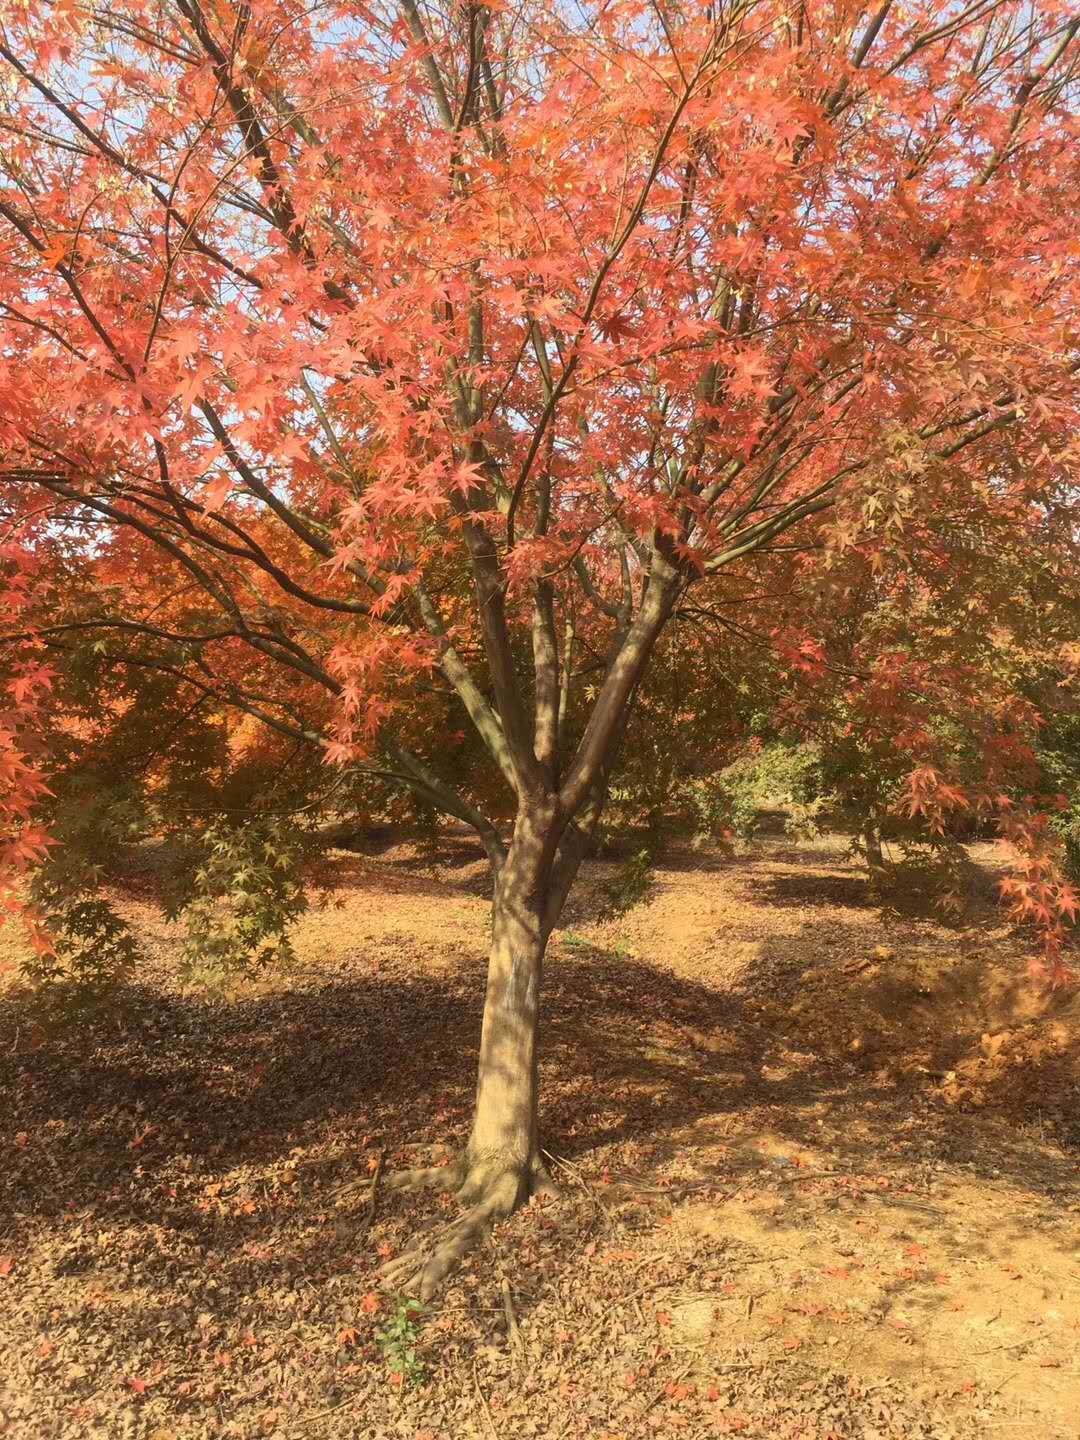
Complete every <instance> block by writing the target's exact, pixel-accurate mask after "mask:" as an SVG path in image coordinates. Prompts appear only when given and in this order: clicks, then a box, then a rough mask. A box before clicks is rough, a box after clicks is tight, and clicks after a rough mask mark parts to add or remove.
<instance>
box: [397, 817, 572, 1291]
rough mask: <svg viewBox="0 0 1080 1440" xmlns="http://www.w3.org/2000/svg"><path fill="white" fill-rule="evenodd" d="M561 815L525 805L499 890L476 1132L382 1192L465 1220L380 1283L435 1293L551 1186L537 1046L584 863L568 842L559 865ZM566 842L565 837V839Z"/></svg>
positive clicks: (412, 1253) (421, 1245) (414, 1251)
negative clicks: (456, 1207) (432, 1202)
mask: <svg viewBox="0 0 1080 1440" xmlns="http://www.w3.org/2000/svg"><path fill="white" fill-rule="evenodd" d="M565 832H566V821H565V818H564V817H563V816H562V815H561V814H560V812H559V810H558V807H557V804H556V802H555V801H554V800H553V799H552V800H550V801H542V802H538V801H535V800H533V801H532V802H531V803H529V804H527V805H523V806H522V808H521V809H520V810H519V812H518V816H517V821H516V823H515V825H514V838H513V842H512V843H511V846H510V853H509V854H508V855H507V857H506V860H505V862H504V864H503V865H502V868H501V870H500V872H499V877H498V880H497V881H496V885H495V900H494V905H493V915H492V927H491V955H490V959H489V962H488V979H487V997H486V1000H485V1002H484V1024H483V1030H482V1032H481V1035H480V1067H479V1074H478V1076H477V1087H476V1110H475V1112H474V1114H473V1126H472V1133H471V1134H470V1136H469V1142H468V1144H467V1145H466V1147H465V1150H464V1152H463V1153H462V1155H461V1156H460V1157H459V1159H458V1161H457V1163H456V1164H455V1165H452V1166H448V1167H447V1166H444V1167H442V1168H439V1167H435V1168H430V1167H429V1168H428V1169H424V1170H418V1171H408V1172H404V1173H402V1174H400V1175H399V1176H397V1177H396V1181H395V1177H393V1176H391V1177H390V1178H389V1179H388V1181H387V1182H386V1183H387V1186H388V1188H403V1187H406V1186H413V1185H435V1186H437V1187H438V1188H440V1189H445V1190H453V1191H456V1193H457V1198H458V1200H460V1201H461V1202H462V1203H463V1204H464V1205H465V1207H466V1208H465V1211H464V1214H463V1215H462V1216H461V1217H460V1219H458V1220H455V1221H454V1222H453V1223H452V1224H451V1225H450V1226H449V1227H448V1228H447V1229H446V1230H445V1231H444V1232H443V1233H442V1234H441V1235H440V1236H439V1237H438V1238H437V1239H436V1240H435V1241H434V1243H430V1242H429V1240H428V1239H427V1238H426V1237H421V1238H420V1239H419V1240H418V1241H417V1242H416V1244H414V1245H413V1246H411V1247H410V1248H409V1249H408V1250H407V1251H405V1252H404V1253H403V1254H401V1255H400V1256H397V1257H395V1258H393V1259H391V1260H390V1261H388V1263H387V1264H386V1265H384V1266H383V1267H382V1270H381V1275H382V1280H383V1285H384V1286H386V1287H388V1288H402V1289H404V1288H405V1287H407V1286H412V1287H414V1291H413V1292H412V1293H418V1294H419V1296H420V1298H421V1300H426V1299H428V1298H429V1296H431V1295H432V1294H434V1292H435V1290H436V1289H437V1288H438V1286H439V1285H440V1284H441V1282H442V1280H443V1279H444V1277H445V1276H446V1275H447V1274H449V1272H450V1271H451V1270H453V1269H454V1268H455V1267H456V1266H457V1265H458V1264H460V1262H461V1260H462V1258H463V1257H464V1256H465V1254H466V1253H467V1252H468V1251H469V1250H471V1249H472V1248H473V1246H474V1245H475V1244H476V1243H477V1242H478V1241H479V1239H480V1238H481V1236H482V1235H483V1234H484V1233H485V1232H486V1231H487V1229H488V1228H489V1227H490V1226H491V1225H492V1224H494V1223H495V1222H497V1221H499V1220H503V1219H505V1218H506V1217H507V1216H508V1215H511V1214H512V1213H513V1212H514V1211H515V1210H516V1209H517V1207H518V1206H519V1205H520V1204H522V1203H523V1201H525V1200H527V1199H528V1198H529V1196H530V1195H533V1194H535V1193H536V1192H537V1191H541V1190H549V1189H551V1188H552V1186H551V1180H550V1177H549V1176H548V1173H547V1169H546V1167H545V1165H544V1162H543V1159H542V1158H541V1153H540V1130H539V1124H538V1119H537V1106H538V1100H539V1085H538V1059H539V1055H538V1046H539V1029H540V981H541V971H542V967H543V958H544V947H545V946H546V944H547V938H548V935H549V934H550V933H551V929H552V927H553V925H554V923H555V920H556V919H557V918H558V912H559V911H560V910H561V908H562V902H563V900H564V899H565V897H566V893H567V891H568V890H569V886H570V883H571V881H572V879H573V874H574V873H576V870H577V865H578V864H579V863H580V853H579V852H580V850H581V847H580V845H578V844H575V843H571V844H570V847H569V851H568V853H567V854H566V855H564V857H563V859H564V861H565V862H566V863H565V864H562V865H561V866H560V867H557V866H556V864H555V860H556V855H557V854H558V852H559V845H560V841H561V840H562V839H563V837H564V834H565ZM568 838H569V837H568Z"/></svg>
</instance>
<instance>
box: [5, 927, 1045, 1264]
mask: <svg viewBox="0 0 1080 1440" xmlns="http://www.w3.org/2000/svg"><path fill="white" fill-rule="evenodd" d="M765 963H766V964H767V963H769V962H768V957H765ZM483 983H484V976H483V969H482V967H481V966H480V965H479V964H475V965H471V966H469V965H466V966H463V967H462V968H461V969H460V970H458V971H457V972H455V973H453V974H452V975H449V976H448V975H445V974H440V975H423V974H409V973H407V972H406V971H405V970H404V967H401V968H400V969H399V970H398V971H397V972H396V973H388V972H387V971H386V970H385V969H380V970H378V971H375V972H370V973H360V974H355V973H354V974H353V975H351V976H349V977H348V978H343V979H334V980H332V981H330V982H329V983H325V984H311V985H308V986H306V987H305V988H294V989H291V990H288V991H284V992H281V993H272V994H269V995H258V996H254V997H250V998H240V999H234V1000H230V1001H213V1000H209V999H206V998H201V997H197V996H191V995H178V994H176V993H168V992H165V991H163V990H161V989H155V988H153V987H151V986H148V985H145V986H136V987H130V988H129V989H127V990H126V991H124V992H121V993H120V994H118V995H117V997H116V1005H115V1007H114V1009H113V1010H112V1011H111V1012H110V1013H109V1014H108V1015H107V1016H104V1017H101V1018H99V1019H98V1020H97V1021H94V1022H92V1023H88V1024H87V1025H85V1026H84V1027H82V1028H80V1029H77V1030H74V1031H72V1032H70V1033H60V1034H57V1035H55V1036H53V1037H51V1038H47V1039H44V1040H42V1038H41V1034H40V1031H39V1030H38V1029H36V1028H35V1027H36V1020H35V1013H34V1009H33V1004H32V1001H31V1000H30V998H29V997H22V998H20V997H19V996H17V995H16V996H10V995H9V996H8V997H7V1000H6V1004H5V1007H4V1013H3V1016H2V1020H0V1092H2V1093H4V1094H5V1095H7V1096H8V1097H9V1103H8V1104H7V1105H6V1106H5V1107H4V1110H3V1112H2V1114H0V1147H2V1148H3V1151H4V1153H5V1155H7V1156H9V1157H12V1158H11V1161H10V1162H9V1163H7V1164H5V1167H4V1171H3V1173H2V1175H0V1201H2V1203H0V1212H2V1213H3V1214H4V1215H6V1216H7V1217H9V1218H8V1225H9V1229H10V1231H11V1236H12V1238H11V1240H10V1242H9V1243H11V1244H12V1245H15V1244H17V1243H18V1235H19V1233H20V1232H23V1231H26V1232H27V1233H29V1232H30V1231H32V1230H34V1229H36V1228H38V1227H40V1226H41V1225H42V1224H44V1225H52V1226H61V1227H62V1226H64V1225H65V1224H68V1223H69V1222H70V1220H71V1217H72V1216H79V1217H81V1218H80V1225H79V1234H83V1233H84V1232H85V1234H86V1235H89V1234H91V1233H92V1232H93V1231H95V1230H97V1229H100V1228H101V1227H110V1226H117V1225H120V1226H122V1227H126V1228H127V1229H132V1228H133V1227H134V1228H135V1229H136V1230H138V1229H140V1228H143V1229H147V1228H148V1229H150V1230H155V1229H158V1230H159V1229H161V1228H162V1227H164V1228H165V1229H167V1230H168V1231H170V1232H172V1233H174V1234H175V1235H178V1236H180V1237H182V1238H183V1240H184V1242H185V1244H187V1245H189V1246H193V1247H195V1248H196V1250H199V1251H200V1253H201V1249H208V1250H212V1251H213V1252H214V1253H215V1254H216V1255H217V1256H218V1257H219V1258H220V1257H223V1256H226V1257H227V1256H229V1255H232V1256H233V1257H234V1258H235V1259H236V1261H237V1263H239V1264H241V1266H242V1268H243V1270H244V1273H245V1276H246V1283H251V1284H258V1283H261V1282H260V1281H259V1277H260V1275H263V1276H264V1278H265V1274H266V1273H269V1272H270V1271H276V1270H278V1269H279V1268H280V1266H281V1264H283V1263H292V1262H291V1261H288V1260H287V1256H288V1255H290V1254H291V1255H295V1254H296V1253H299V1251H298V1249H297V1241H296V1239H295V1237H294V1239H293V1240H292V1241H290V1242H289V1244H287V1245H285V1246H284V1248H281V1246H279V1243H278V1242H279V1240H280V1236H281V1234H282V1227H283V1226H284V1228H285V1230H286V1231H288V1230H289V1229H290V1226H294V1224H295V1223H299V1221H300V1220H301V1219H303V1217H304V1216H305V1215H308V1216H309V1218H310V1215H313V1214H319V1215H321V1216H322V1217H323V1220H322V1221H321V1222H320V1227H321V1228H320V1229H319V1236H318V1245H317V1246H316V1245H314V1242H313V1241H312V1240H311V1238H310V1237H308V1239H307V1240H305V1241H304V1242H303V1244H302V1245H300V1247H299V1248H300V1250H303V1251H307V1250H308V1249H311V1250H313V1251H314V1250H317V1251H318V1258H317V1265H316V1269H317V1271H318V1273H319V1274H322V1275H324V1276H326V1275H332V1274H334V1273H339V1272H341V1271H343V1270H349V1269H350V1268H353V1267H354V1264H355V1253H354V1248H353V1247H354V1241H355V1227H353V1228H350V1227H349V1226H347V1225H346V1226H345V1227H344V1228H343V1227H342V1226H340V1225H336V1224H334V1223H329V1224H327V1223H326V1216H327V1214H328V1213H329V1212H330V1211H331V1210H332V1208H333V1191H334V1189H335V1187H337V1186H340V1185H341V1184H343V1183H344V1182H348V1181H354V1180H357V1179H359V1180H361V1181H363V1180H364V1179H365V1177H366V1175H367V1173H368V1172H367V1170H366V1168H365V1166H364V1162H365V1161H366V1159H368V1158H369V1157H371V1156H372V1155H374V1154H375V1153H376V1150H377V1149H378V1147H380V1146H382V1145H386V1146H387V1147H388V1149H389V1151H390V1163H391V1164H394V1163H398V1161H399V1160H400V1158H401V1156H402V1154H403V1151H404V1147H405V1145H406V1142H409V1141H413V1142H416V1143H418V1144H430V1145H434V1146H439V1145H440V1144H442V1145H446V1144H451V1145H452V1144H454V1143H460V1142H461V1140H462V1139H463V1138H464V1135H465V1134H466V1132H467V1125H468V1119H469V1109H470V1104H471V1096H472V1086H473V1080H474V1075H475V1063H476V1046H477V1039H478V1032H479V1020H480V1012H481V1002H482V995H483ZM546 997H547V998H546V1010H545V1019H544V1029H545V1042H544V1059H543V1084H544V1091H545V1107H544V1126H545V1138H546V1143H547V1145H548V1147H549V1148H550V1149H551V1150H553V1151H555V1152H556V1153H557V1154H561V1155H565V1156H567V1157H569V1158H571V1159H573V1160H574V1161H575V1163H579V1164H582V1165H586V1166H588V1164H589V1163H590V1161H591V1157H593V1156H595V1155H599V1154H600V1153H601V1152H606V1153H610V1152H612V1151H613V1149H617V1148H618V1147H619V1146H620V1145H621V1144H624V1143H626V1142H641V1141H647V1142H648V1144H649V1145H651V1146H652V1147H653V1151H654V1154H655V1155H656V1156H657V1157H664V1156H665V1155H667V1156H669V1157H670V1156H671V1155H673V1154H676V1153H678V1151H679V1149H680V1147H685V1144H686V1141H685V1136H686V1134H687V1131H688V1129H692V1127H693V1126H694V1125H695V1124H698V1123H701V1122H706V1121H713V1120H715V1119H716V1118H717V1117H723V1118H724V1119H725V1121H726V1122H731V1123H733V1124H736V1126H737V1124H738V1123H739V1122H740V1121H745V1120H746V1117H748V1116H750V1115H751V1114H752V1113H753V1114H756V1115H757V1116H758V1118H759V1121H760V1123H761V1124H762V1125H767V1126H768V1127H769V1128H770V1129H771V1130H773V1131H774V1132H775V1133H777V1134H779V1135H781V1136H787V1137H789V1138H790V1140H791V1143H792V1145H793V1146H796V1145H798V1144H801V1143H805V1142H806V1140H807V1138H808V1137H810V1138H812V1139H813V1141H814V1143H815V1145H816V1146H817V1147H818V1148H819V1149H820V1148H821V1147H822V1146H824V1147H825V1149H826V1150H829V1151H830V1153H831V1154H832V1155H833V1157H834V1159H835V1162H836V1164H838V1165H842V1166H844V1167H846V1168H851V1169H858V1168H859V1167H863V1168H865V1167H870V1168H872V1169H876V1168H879V1167H880V1163H881V1161H880V1158H879V1156H878V1154H877V1152H878V1151H879V1150H880V1148H881V1136H882V1135H892V1134H895V1133H898V1126H899V1125H900V1123H901V1121H902V1119H903V1118H905V1117H906V1116H907V1115H908V1114H910V1113H911V1103H912V1094H913V1090H912V1086H911V1084H910V1083H909V1082H906V1081H904V1080H903V1079H902V1078H895V1077H894V1078H891V1079H890V1078H888V1077H885V1078H883V1077H882V1076H881V1075H875V1074H872V1073H868V1072H867V1070H866V1069H865V1067H861V1066H859V1065H857V1064H854V1063H851V1062H848V1061H845V1060H844V1059H842V1058H838V1057H837V1056H835V1055H831V1054H827V1053H824V1052H820V1053H815V1052H814V1051H813V1050H812V1049H809V1048H806V1049H803V1050H801V1051H799V1052H798V1053H797V1054H796V1058H795V1059H794V1060H793V1061H788V1062H787V1063H782V1064H780V1065H777V1064H776V1063H775V1058H774V1052H775V1051H776V1049H777V1045H778V1040H777V1036H776V1034H775V1033H774V1032H773V1031H772V1030H771V1029H770V1028H769V1027H768V1026H763V1025H762V1024H761V1023H758V1022H751V1021H749V1020H748V1019H747V1015H746V1010H745V1003H744V997H740V996H738V995H736V994H733V993H731V992H725V991H722V990H717V989H715V988H713V987H711V986H708V985H705V984H701V983H697V982H694V981H691V980H688V979H686V978H683V977H680V976H678V975H675V974H673V973H672V972H671V971H669V970H666V969H664V968H661V967H659V966H653V965H650V964H648V963H645V962H643V961H640V960H632V959H629V958H626V957H622V956H618V955H614V954H611V953H605V952H602V951H595V950H588V951H584V952H580V951H575V952H574V953H569V954H568V953H566V951H565V949H559V948H558V947H557V948H556V951H555V953H554V954H553V955H552V957H551V961H550V963H549V966H548V975H547V980H546ZM780 1048H781V1050H783V1045H782V1044H781V1046H780ZM770 1059H773V1060H774V1063H773V1065H772V1067H771V1068H770V1065H769V1064H768V1063H767V1062H768V1061H769V1060H770ZM1036 1079H1037V1077H1035V1076H1032V1075H1030V1074H1029V1075H1028V1076H1027V1077H1026V1081H1027V1083H1029V1084H1032V1083H1034V1081H1035V1080H1036ZM853 1106H855V1107H857V1109H858V1113H859V1117H860V1121H861V1124H860V1127H859V1129H858V1130H857V1131H856V1130H855V1129H853V1128H851V1127H849V1126H847V1125H846V1124H845V1117H846V1116H849V1115H850V1113H851V1111H852V1107H853ZM819 1121H823V1122H824V1125H819V1124H818V1122H819ZM676 1137H677V1138H676ZM860 1137H863V1138H860ZM919 1139H920V1145H921V1147H922V1148H921V1149H920V1155H922V1156H923V1157H924V1158H925V1142H926V1135H925V1134H920V1137H919ZM941 1145H942V1147H943V1148H942V1152H941V1153H942V1154H948V1155H949V1156H950V1157H952V1156H954V1155H955V1154H956V1147H957V1141H956V1137H955V1135H954V1134H953V1131H952V1130H951V1129H949V1130H946V1131H943V1132H942V1136H941ZM747 1163H750V1162H749V1161H748V1162H747ZM753 1163H757V1161H756V1160H755V1161H754V1162H753ZM994 1168H995V1170H996V1171H997V1172H998V1173H999V1174H1000V1175H1001V1176H1005V1177H1009V1178H1012V1179H1014V1180H1015V1181H1016V1182H1017V1183H1023V1184H1028V1185H1030V1184H1032V1183H1037V1179H1035V1177H1033V1176H1032V1173H1031V1169H1030V1156H1029V1155H1028V1154H1026V1153H1025V1152H1023V1151H1022V1150H1021V1149H1020V1148H1017V1150H1016V1151H1015V1153H1013V1152H1010V1150H1009V1149H1008V1147H1003V1148H1002V1149H1001V1150H1000V1151H999V1152H997V1153H996V1154H995V1156H994ZM721 1170H722V1172H723V1174H724V1175H725V1176H726V1177H727V1178H728V1179H730V1178H731V1176H732V1174H735V1173H737V1170H738V1164H737V1162H736V1161H732V1160H727V1161H725V1163H724V1165H723V1166H721V1167H720V1170H718V1172H717V1173H718V1174H719V1173H720V1171H721ZM1047 1183H1050V1182H1047ZM267 1247H270V1252H271V1253H264V1251H265V1250H266V1248H267ZM275 1247H276V1248H275ZM95 1253H96V1252H94V1250H93V1246H92V1245H91V1244H90V1242H89V1240H87V1241H86V1242H85V1243H84V1244H82V1246H81V1248H80V1246H79V1245H78V1244H77V1245H75V1248H74V1251H72V1250H71V1246H70V1245H68V1247H67V1250H65V1252H64V1254H65V1255H66V1259H64V1260H63V1263H65V1264H68V1265H70V1266H73V1267H74V1268H75V1269H78V1268H79V1266H86V1265H92V1264H93V1263H95V1261H94V1255H95ZM163 1263H164V1262H163Z"/></svg>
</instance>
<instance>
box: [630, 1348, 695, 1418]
mask: <svg viewBox="0 0 1080 1440" xmlns="http://www.w3.org/2000/svg"><path fill="white" fill-rule="evenodd" d="M695 1363H696V1362H695V1361H694V1360H691V1361H690V1363H689V1364H688V1365H684V1366H683V1368H682V1369H681V1370H680V1371H679V1373H678V1375H676V1376H675V1379H674V1380H665V1381H664V1383H663V1385H661V1386H660V1389H659V1390H657V1392H656V1394H655V1395H654V1396H653V1397H652V1399H651V1400H647V1401H646V1402H645V1408H644V1410H642V1412H641V1414H640V1415H639V1416H638V1419H639V1420H641V1419H644V1417H645V1416H646V1415H647V1414H648V1413H649V1411H650V1410H651V1409H652V1407H653V1406H654V1405H655V1404H656V1402H657V1401H658V1400H659V1399H660V1398H661V1396H663V1395H666V1394H667V1388H668V1386H669V1385H678V1383H679V1381H680V1380H682V1379H683V1378H684V1377H685V1376H687V1375H689V1374H690V1371H691V1370H692V1369H693V1368H694V1365H695Z"/></svg>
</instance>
